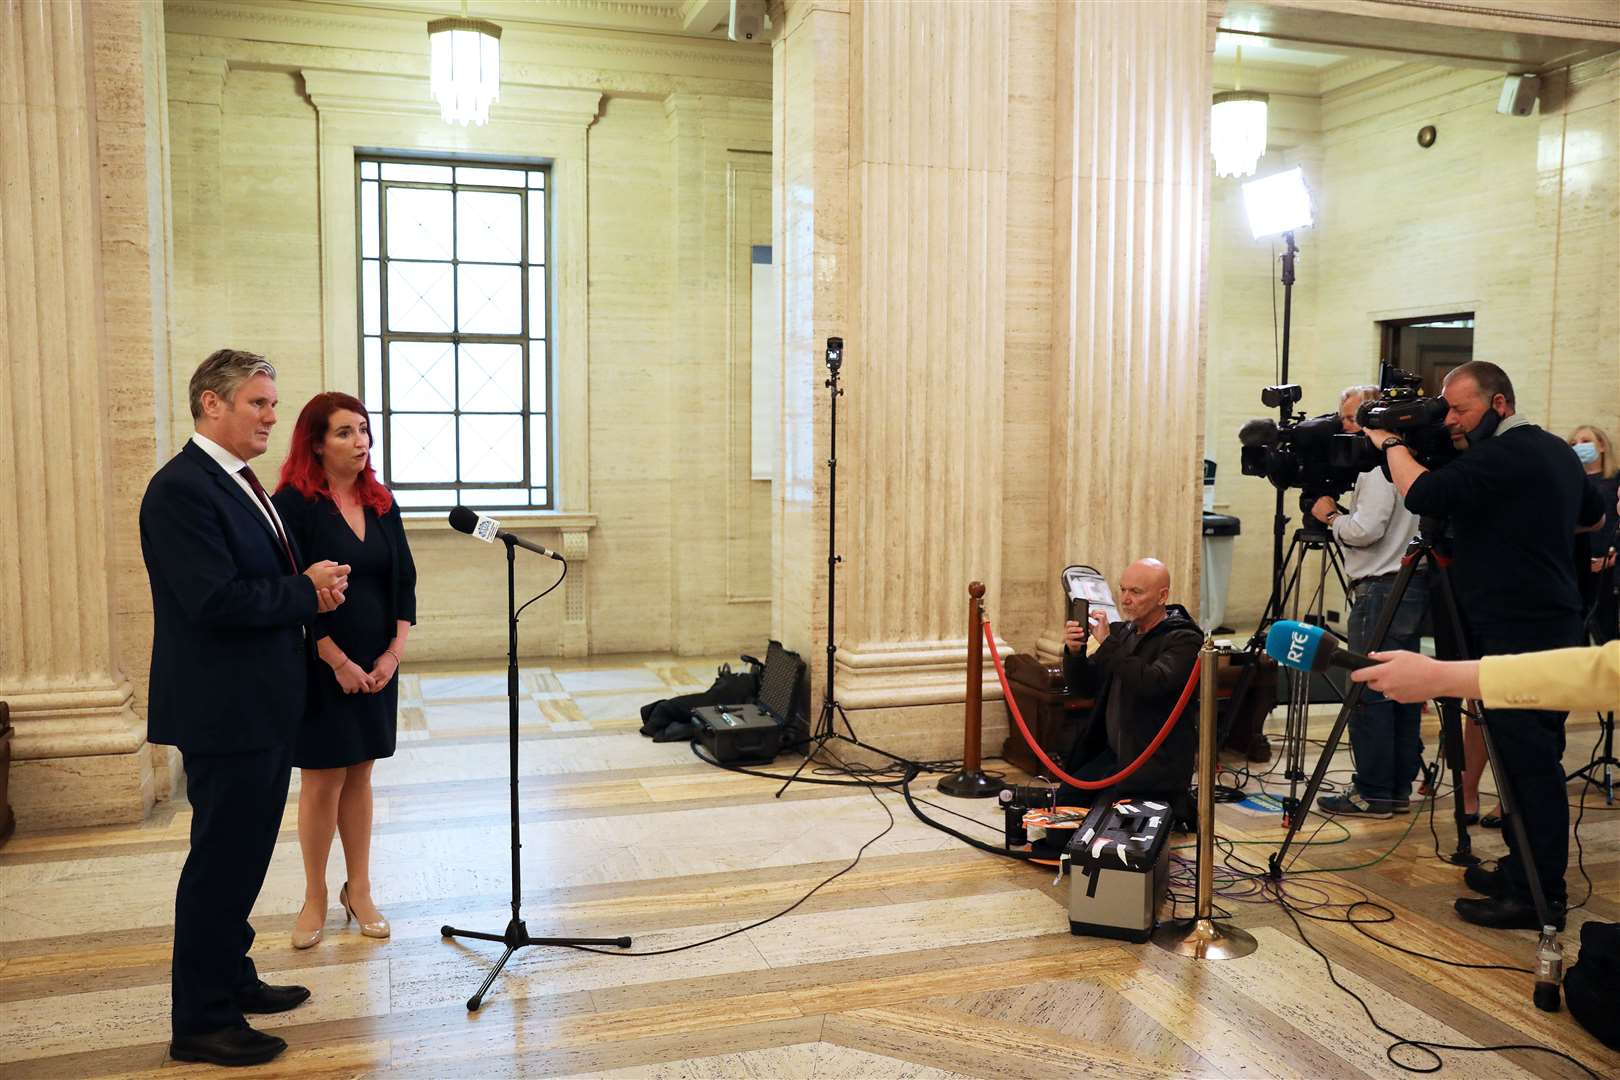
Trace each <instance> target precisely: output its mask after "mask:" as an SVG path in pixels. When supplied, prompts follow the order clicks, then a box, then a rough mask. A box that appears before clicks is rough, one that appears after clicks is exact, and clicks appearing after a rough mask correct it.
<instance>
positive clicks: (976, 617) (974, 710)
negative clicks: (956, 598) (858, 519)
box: [939, 581, 1001, 799]
mask: <svg viewBox="0 0 1620 1080" xmlns="http://www.w3.org/2000/svg"><path fill="white" fill-rule="evenodd" d="M967 642H968V650H967V701H966V706H967V708H966V716H965V718H964V721H963V724H962V728H963V730H962V768H961V771H959V772H954V773H952V774H951V775H949V776H947V777H946V778H945V779H943V780H941V781H940V782H939V790H940V791H941V792H943V793H944V794H946V795H955V796H956V797H957V798H959V799H988V798H993V797H994V796H995V795H996V794H997V793H998V792H1000V791H1001V783H1000V782H999V781H996V780H992V779H991V778H990V777H988V776H986V775H985V774H984V770H982V769H981V768H979V765H980V760H979V740H980V736H981V733H982V731H983V727H982V719H983V718H982V712H981V710H982V705H983V697H984V582H982V581H975V582H972V583H970V584H969V585H968V639H967Z"/></svg>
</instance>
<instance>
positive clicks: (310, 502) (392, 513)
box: [270, 487, 416, 641]
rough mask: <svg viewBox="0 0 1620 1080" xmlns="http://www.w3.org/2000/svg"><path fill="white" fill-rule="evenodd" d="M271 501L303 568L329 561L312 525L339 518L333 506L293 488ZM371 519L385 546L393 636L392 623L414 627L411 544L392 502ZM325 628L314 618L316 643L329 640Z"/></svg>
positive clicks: (390, 630) (390, 627)
mask: <svg viewBox="0 0 1620 1080" xmlns="http://www.w3.org/2000/svg"><path fill="white" fill-rule="evenodd" d="M270 501H271V502H273V503H275V504H276V512H277V513H279V514H280V515H281V520H282V523H283V524H284V525H285V526H286V527H287V536H288V537H289V538H290V539H291V540H292V541H293V542H294V544H295V545H297V551H298V552H299V553H300V554H299V559H300V560H301V561H302V563H303V564H304V566H307V565H308V564H310V563H314V562H319V561H320V560H321V559H325V558H330V555H329V554H328V553H327V552H323V551H321V550H319V544H317V543H316V541H315V539H314V537H315V525H316V522H317V520H318V516H319V515H326V516H330V517H333V518H339V517H340V513H339V511H338V508H337V504H336V503H334V502H333V501H332V500H331V499H328V498H325V497H321V496H317V497H316V498H314V499H306V498H304V496H303V495H301V494H299V492H298V489H297V488H293V487H284V488H282V489H281V490H280V491H278V492H276V493H275V494H274V495H273V496H271V499H270ZM367 513H368V514H370V513H372V512H371V511H367ZM373 516H374V517H375V520H376V522H377V524H378V525H379V526H380V527H381V530H382V536H383V539H384V540H385V541H387V542H388V554H389V563H390V567H391V572H390V581H389V584H390V588H389V591H388V624H387V625H388V633H389V636H392V635H393V632H394V623H395V622H397V621H398V620H400V619H404V620H405V621H406V622H408V623H411V624H412V625H415V623H416V562H415V560H413V559H412V558H411V546H410V544H408V543H406V542H405V519H404V518H403V517H402V516H401V515H400V512H399V503H398V502H395V503H394V504H393V505H392V506H390V507H389V508H388V509H387V510H386V511H385V512H383V513H381V514H375V515H373ZM343 527H344V528H345V529H346V528H348V525H347V524H344V525H343ZM300 568H301V569H302V568H303V567H300ZM326 626H327V616H324V615H322V616H317V617H316V619H315V628H314V636H315V640H317V641H319V640H320V639H321V638H323V637H326V636H328V633H329V632H328V630H327V629H326Z"/></svg>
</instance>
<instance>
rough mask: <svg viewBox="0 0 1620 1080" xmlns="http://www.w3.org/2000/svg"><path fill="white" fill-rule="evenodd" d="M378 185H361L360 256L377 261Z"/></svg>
mask: <svg viewBox="0 0 1620 1080" xmlns="http://www.w3.org/2000/svg"><path fill="white" fill-rule="evenodd" d="M378 213H379V211H378V208H377V185H376V184H369V183H368V184H361V185H360V254H361V255H362V256H364V257H366V258H368V259H375V258H376V257H377V255H378V254H379V252H378V251H377V226H378V221H377V215H378Z"/></svg>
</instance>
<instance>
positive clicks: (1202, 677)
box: [1152, 637, 1260, 960]
mask: <svg viewBox="0 0 1620 1080" xmlns="http://www.w3.org/2000/svg"><path fill="white" fill-rule="evenodd" d="M1215 655H1216V654H1215V642H1214V639H1213V638H1208V637H1206V638H1205V639H1204V647H1203V649H1202V650H1201V651H1200V652H1199V654H1198V903H1197V907H1196V908H1195V909H1194V910H1195V914H1194V915H1193V917H1192V918H1190V919H1172V920H1169V921H1166V922H1163V923H1160V924H1159V925H1158V926H1157V927H1156V928H1155V929H1154V931H1153V938H1152V941H1153V944H1155V945H1157V946H1158V947H1159V948H1161V949H1163V950H1165V951H1166V952H1173V953H1177V954H1179V955H1181V956H1190V957H1192V958H1193V959H1195V960H1232V959H1236V958H1237V957H1240V956H1248V955H1249V954H1250V953H1252V952H1254V950H1255V949H1257V948H1259V947H1260V943H1259V942H1258V941H1256V940H1255V939H1254V935H1253V934H1251V933H1249V932H1248V931H1246V930H1241V929H1239V928H1238V927H1236V926H1232V925H1230V924H1229V923H1224V922H1217V921H1215V918H1214V912H1215V752H1216V751H1215Z"/></svg>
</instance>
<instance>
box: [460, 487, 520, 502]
mask: <svg viewBox="0 0 1620 1080" xmlns="http://www.w3.org/2000/svg"><path fill="white" fill-rule="evenodd" d="M460 495H461V505H462V506H522V505H523V504H525V503H527V502H528V501H529V492H528V489H526V488H462V489H461V492H460Z"/></svg>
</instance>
